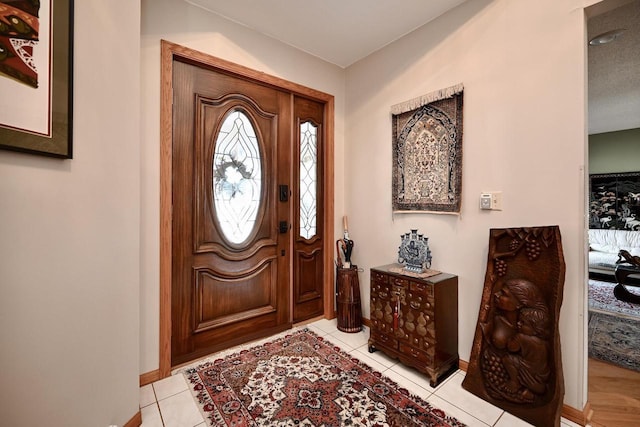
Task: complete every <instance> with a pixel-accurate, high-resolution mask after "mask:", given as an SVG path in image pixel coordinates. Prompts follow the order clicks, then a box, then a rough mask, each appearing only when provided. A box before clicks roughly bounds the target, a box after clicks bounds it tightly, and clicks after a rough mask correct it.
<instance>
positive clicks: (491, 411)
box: [140, 319, 578, 427]
mask: <svg viewBox="0 0 640 427" xmlns="http://www.w3.org/2000/svg"><path fill="white" fill-rule="evenodd" d="M304 327H308V328H309V329H311V330H313V331H314V332H315V333H317V334H318V335H320V336H322V337H324V339H326V340H329V341H331V342H332V343H334V344H335V345H337V346H339V347H340V348H341V349H342V350H344V351H346V352H348V353H350V354H352V355H353V356H355V357H357V358H358V359H360V360H362V361H363V362H364V363H366V364H368V365H369V366H371V367H372V368H373V369H375V370H377V371H379V372H382V373H383V374H384V375H386V376H387V377H389V378H391V379H392V380H394V381H395V382H397V383H398V384H400V385H401V386H402V387H405V388H406V389H407V390H409V391H410V392H412V393H414V394H416V395H418V396H420V397H422V398H423V399H425V400H427V401H428V402H429V403H431V404H432V405H433V406H435V407H437V408H440V409H442V410H444V411H445V412H446V413H447V414H449V415H451V416H454V417H456V418H457V419H458V420H460V421H462V422H463V423H465V424H467V425H469V426H471V427H488V426H493V427H524V426H530V424H528V423H526V422H524V421H522V420H520V419H518V418H516V417H514V416H513V415H511V414H509V413H507V412H504V411H503V410H502V409H500V408H498V407H496V406H493V405H491V404H489V403H487V402H485V401H484V400H482V399H480V398H479V397H477V396H475V395H473V394H471V393H469V392H468V391H466V390H464V389H463V388H462V386H461V384H462V380H463V379H464V372H463V371H458V372H456V373H455V374H453V375H451V376H450V377H449V378H447V379H446V380H445V381H443V382H442V383H441V384H440V385H439V386H438V387H437V388H435V389H434V388H431V387H430V386H429V381H428V379H427V377H426V376H424V375H422V374H420V373H419V372H417V371H415V370H414V369H411V368H407V367H405V366H403V365H402V364H400V363H398V362H397V361H395V360H393V359H391V358H389V357H387V356H385V355H384V354H383V353H382V352H380V351H376V352H375V353H369V352H368V350H367V340H368V338H369V330H368V328H366V330H365V331H363V332H361V333H358V334H347V333H344V332H341V331H339V330H338V329H337V326H336V320H335V319H334V320H324V319H323V320H318V321H316V322H313V323H310V324H308V325H304ZM140 408H141V412H142V426H143V427H204V426H206V423H205V420H204V418H203V417H202V415H201V413H200V410H199V408H198V405H197V404H196V401H195V400H194V398H193V397H192V395H191V391H190V390H189V387H188V385H187V382H186V380H185V379H184V376H183V375H181V374H178V375H172V376H170V377H168V378H165V379H162V380H160V381H157V382H155V383H153V384H149V385H146V386H144V387H141V388H140ZM561 424H562V427H578V425H577V424H575V423H573V422H571V421H568V420H565V419H564V418H563V419H562V423H561Z"/></svg>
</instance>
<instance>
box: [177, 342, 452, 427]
mask: <svg viewBox="0 0 640 427" xmlns="http://www.w3.org/2000/svg"><path fill="white" fill-rule="evenodd" d="M182 372H183V374H184V375H185V376H186V378H187V381H188V382H189V383H190V385H191V389H192V392H193V394H194V396H195V397H196V399H197V400H198V401H199V402H200V407H201V410H202V413H203V414H204V417H205V419H206V420H208V423H209V424H210V425H212V426H317V427H320V426H324V427H331V426H336V427H338V426H398V427H400V426H402V427H407V426H434V427H435V426H438V427H457V426H464V424H462V423H461V422H459V421H458V420H456V419H455V418H452V417H450V416H447V415H446V414H445V413H444V412H443V411H442V410H440V409H437V408H434V407H433V406H431V405H430V404H429V403H427V402H426V401H425V400H423V399H421V398H419V397H417V396H413V395H411V394H410V393H409V392H408V391H407V390H406V389H404V388H399V387H398V385H397V384H396V383H394V382H393V381H391V380H390V379H388V378H386V377H385V376H383V375H382V374H380V373H379V372H376V371H374V370H373V369H371V368H369V367H368V366H367V365H365V364H363V363H362V362H360V361H359V360H358V359H356V358H354V357H352V356H351V355H349V354H347V353H345V352H343V351H342V350H340V349H339V348H338V347H335V346H334V345H333V344H331V343H329V342H327V341H325V340H324V339H322V338H321V337H319V336H317V335H316V334H314V333H313V332H311V331H309V330H307V329H302V330H297V331H290V333H288V334H287V335H284V336H282V337H280V338H274V339H273V341H270V342H267V343H265V344H262V345H257V346H255V347H252V348H250V349H247V350H242V351H239V352H236V353H233V354H230V355H228V356H225V357H223V358H220V359H215V360H211V361H208V362H204V363H203V364H201V365H198V366H196V367H192V368H186V369H184V370H183V371H182Z"/></svg>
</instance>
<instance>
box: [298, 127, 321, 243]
mask: <svg viewBox="0 0 640 427" xmlns="http://www.w3.org/2000/svg"><path fill="white" fill-rule="evenodd" d="M317 186H318V127H317V126H315V125H313V124H312V123H311V122H304V123H302V124H301V125H300V235H301V236H302V237H304V238H305V239H310V238H312V237H313V236H315V235H316V231H317V230H316V212H317V207H318V198H317Z"/></svg>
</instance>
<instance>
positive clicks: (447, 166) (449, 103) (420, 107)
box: [391, 84, 463, 214]
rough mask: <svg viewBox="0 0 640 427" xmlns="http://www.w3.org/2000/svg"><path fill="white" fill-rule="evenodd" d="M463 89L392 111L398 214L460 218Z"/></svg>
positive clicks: (423, 98)
mask: <svg viewBox="0 0 640 427" xmlns="http://www.w3.org/2000/svg"><path fill="white" fill-rule="evenodd" d="M462 92H463V86H462V84H459V85H456V86H452V87H449V88H446V89H443V90H440V91H437V92H434V93H431V94H428V95H424V96H421V97H419V98H415V99H412V100H410V101H407V102H403V103H401V104H397V105H394V106H392V107H391V115H392V140H393V179H392V197H393V201H392V206H393V211H394V212H397V213H401V212H414V211H426V212H434V213H450V214H459V213H460V200H461V194H462Z"/></svg>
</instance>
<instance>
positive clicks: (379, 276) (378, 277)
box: [371, 271, 389, 283]
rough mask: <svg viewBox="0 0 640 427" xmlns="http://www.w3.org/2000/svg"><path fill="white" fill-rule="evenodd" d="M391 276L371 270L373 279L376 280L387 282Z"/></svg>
mask: <svg viewBox="0 0 640 427" xmlns="http://www.w3.org/2000/svg"><path fill="white" fill-rule="evenodd" d="M388 277H389V276H387V275H386V274H384V273H379V272H377V271H372V272H371V280H375V281H378V282H381V283H387V279H388Z"/></svg>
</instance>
